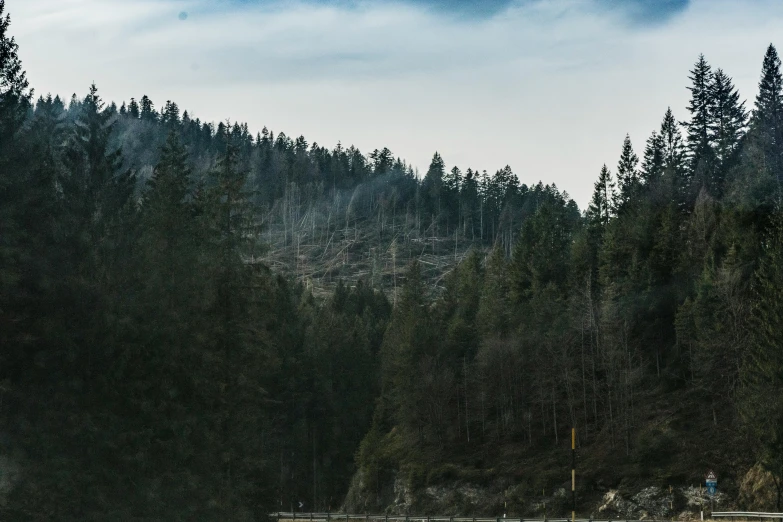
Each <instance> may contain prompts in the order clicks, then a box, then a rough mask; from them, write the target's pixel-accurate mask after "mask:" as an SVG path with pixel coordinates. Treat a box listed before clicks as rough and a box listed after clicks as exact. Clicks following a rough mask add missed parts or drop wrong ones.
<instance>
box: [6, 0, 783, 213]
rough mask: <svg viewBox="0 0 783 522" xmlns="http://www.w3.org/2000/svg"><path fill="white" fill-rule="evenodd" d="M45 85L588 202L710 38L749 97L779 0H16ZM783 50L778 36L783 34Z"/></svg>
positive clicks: (12, 7) (681, 106)
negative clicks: (626, 140)
mask: <svg viewBox="0 0 783 522" xmlns="http://www.w3.org/2000/svg"><path fill="white" fill-rule="evenodd" d="M6 11H7V12H8V13H10V14H11V17H12V26H11V33H12V34H13V35H14V36H15V37H16V39H17V42H18V43H19V45H20V54H21V57H22V59H23V61H24V65H25V68H26V69H27V72H28V77H29V79H30V81H31V84H32V85H33V86H34V87H35V89H36V93H37V94H45V93H47V92H51V93H52V94H60V95H61V96H67V97H70V95H71V94H72V93H74V92H75V93H77V94H78V95H79V96H82V95H84V94H86V92H87V90H88V88H89V85H90V83H91V82H93V81H94V82H95V83H96V84H97V85H98V87H99V91H100V93H101V95H102V96H103V97H104V99H106V100H114V101H117V102H118V103H119V102H121V101H123V100H129V99H130V98H131V97H136V98H140V97H141V96H142V95H143V94H147V95H148V96H150V98H152V100H153V102H155V104H156V106H157V107H161V106H162V105H164V104H165V102H166V100H173V101H176V102H177V103H178V104H179V106H180V108H181V109H187V110H189V111H190V112H191V113H192V114H194V115H195V116H197V117H200V118H201V119H202V120H205V121H220V120H226V119H230V120H231V121H232V122H233V121H235V120H239V121H246V122H248V124H249V125H250V128H251V130H252V131H253V132H254V133H255V132H256V131H260V130H261V129H262V128H263V126H265V125H266V126H267V127H268V128H270V129H271V130H273V131H275V132H276V133H277V132H279V131H284V132H285V133H286V134H288V135H290V136H293V137H295V136H299V135H300V134H301V135H304V136H305V137H306V138H307V140H308V142H310V143H313V142H314V141H315V142H318V143H319V144H320V145H326V146H328V147H330V148H331V147H332V146H334V145H335V144H336V143H337V142H338V141H341V142H342V143H343V145H349V144H354V145H356V146H357V147H359V148H360V149H361V150H362V151H363V152H365V153H369V152H370V151H372V150H373V149H375V148H381V147H384V146H387V147H389V148H390V149H391V150H392V152H394V154H395V155H397V156H400V157H402V158H403V159H406V160H407V161H408V162H409V163H411V164H413V165H414V166H415V167H418V169H419V170H420V171H421V172H422V173H423V172H424V171H426V168H427V165H428V164H429V161H430V159H431V157H432V154H433V152H435V151H436V150H437V151H439V152H440V153H441V155H442V156H443V158H444V160H445V161H446V163H447V166H448V167H449V168H451V167H452V166H453V165H457V166H459V167H460V168H461V169H463V171H464V170H465V169H466V168H468V167H472V168H473V169H480V170H483V169H486V170H487V171H489V172H490V173H491V172H494V171H495V170H497V169H499V168H501V167H503V166H504V165H506V164H508V165H511V167H512V169H513V170H514V172H515V173H516V174H517V175H518V176H519V177H520V179H521V181H522V182H524V183H528V184H530V183H535V182H537V181H538V180H543V181H544V182H554V183H556V184H557V186H558V187H560V188H561V189H565V190H567V191H568V193H569V194H570V195H571V196H572V197H573V198H574V199H576V201H577V202H578V203H579V205H580V207H583V206H584V205H585V204H586V202H587V200H588V199H589V197H590V194H591V192H592V184H593V182H594V180H595V178H596V177H597V174H598V171H599V170H600V167H601V165H602V164H603V163H607V164H608V165H609V166H610V168H613V167H614V165H615V164H616V162H617V158H618V156H619V153H620V147H621V144H622V140H623V137H624V136H625V134H626V133H630V135H631V139H632V141H633V143H634V146H635V148H636V150H637V153H639V155H640V156H641V152H642V150H643V147H644V141H645V140H646V139H647V137H648V136H649V134H650V132H651V131H652V130H653V129H655V128H657V127H658V125H659V123H660V120H661V117H662V116H663V113H664V112H665V110H666V108H667V106H671V107H672V109H673V111H674V114H675V116H676V117H677V118H678V119H680V120H683V119H685V118H686V117H687V114H686V111H685V106H686V104H687V100H688V95H689V93H688V91H687V89H686V86H687V85H688V79H687V77H688V71H689V69H690V68H691V67H692V65H693V62H694V61H695V60H696V59H697V57H698V55H699V53H704V54H705V56H706V58H707V60H708V61H709V62H710V64H712V65H713V66H714V67H721V68H723V69H724V71H726V72H727V73H728V74H729V75H730V76H732V77H733V78H734V81H735V83H736V84H737V86H738V87H739V89H740V93H741V95H742V97H743V98H746V99H748V100H749V101H748V105H749V106H751V105H752V100H753V98H754V97H755V93H756V86H757V83H758V77H759V72H760V69H761V62H762V58H763V55H764V51H765V49H766V46H767V45H768V44H769V43H774V44H776V45H777V46H783V23H782V22H783V2H780V1H779V0H732V1H729V0H562V1H560V0H484V1H468V0H371V1H370V0H368V1H362V0H357V1H353V0H6ZM781 51H783V49H781Z"/></svg>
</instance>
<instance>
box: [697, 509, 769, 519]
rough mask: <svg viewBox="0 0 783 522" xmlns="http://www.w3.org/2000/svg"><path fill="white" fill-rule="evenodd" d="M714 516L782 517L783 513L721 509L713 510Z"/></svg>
mask: <svg viewBox="0 0 783 522" xmlns="http://www.w3.org/2000/svg"><path fill="white" fill-rule="evenodd" d="M712 517H713V518H780V519H783V513H760V512H757V511H721V512H715V511H714V512H713V513H712Z"/></svg>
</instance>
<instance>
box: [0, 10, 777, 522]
mask: <svg viewBox="0 0 783 522" xmlns="http://www.w3.org/2000/svg"><path fill="white" fill-rule="evenodd" d="M4 8H5V4H4V0H0V347H1V348H0V417H2V423H1V424H2V426H3V428H2V429H0V441H2V446H0V448H2V450H0V451H1V452H2V453H0V457H2V461H1V462H2V466H3V467H4V468H5V469H4V471H3V473H5V474H7V475H8V476H10V477H11V478H10V479H9V481H10V482H9V484H11V486H9V487H8V490H7V491H3V495H4V496H3V503H2V504H0V514H2V518H3V519H9V520H26V519H35V520H44V519H51V518H57V519H60V520H85V519H128V518H130V517H139V518H142V517H147V518H150V519H163V520H185V519H194V518H195V519H199V520H251V519H258V518H260V517H262V516H264V514H266V513H269V512H271V511H274V510H278V509H283V510H288V509H292V507H293V506H295V505H296V504H297V503H298V502H304V503H305V506H306V507H305V509H306V510H307V509H309V508H312V509H315V510H322V511H323V510H331V511H335V510H337V509H339V508H340V507H341V506H343V505H346V506H347V507H354V508H356V509H364V510H371V509H386V508H387V503H386V502H385V500H384V496H383V491H382V490H383V487H384V484H385V483H388V480H389V477H390V476H392V475H397V476H404V477H405V480H407V481H409V483H410V484H411V485H412V486H416V485H419V486H420V485H424V484H435V483H437V482H438V481H442V480H447V479H449V478H452V479H453V478H455V477H457V478H461V479H463V480H475V481H480V480H483V478H482V477H486V475H487V474H502V473H511V472H510V471H509V470H510V469H511V468H510V466H511V465H514V466H517V467H519V465H521V464H523V463H529V464H526V465H528V467H530V468H531V469H533V468H534V467H535V465H536V464H534V463H533V460H531V459H532V458H533V457H534V456H538V457H540V456H541V455H544V456H545V457H544V461H545V462H544V461H542V462H544V464H546V465H547V466H549V465H550V464H552V463H553V462H554V463H557V462H559V461H558V459H560V458H561V457H560V456H558V455H559V453H557V451H556V450H557V448H560V447H561V446H562V444H563V440H564V438H565V437H566V436H567V433H568V432H569V430H570V428H571V427H576V428H577V430H578V433H579V446H580V451H582V452H584V455H585V459H586V460H587V461H589V465H586V466H585V467H586V468H587V469H586V470H585V471H584V475H585V481H586V483H588V484H590V483H591V481H597V480H599V479H600V480H604V479H606V480H610V481H611V480H614V481H617V480H620V479H621V478H622V477H628V476H632V477H641V478H645V477H646V478H650V479H651V480H653V479H654V478H655V477H658V476H659V475H660V474H661V473H664V472H665V473H666V474H667V477H668V478H669V479H670V480H679V481H683V482H685V481H688V480H692V479H693V477H694V476H695V475H697V474H698V473H699V472H700V471H701V468H700V467H699V466H701V465H702V463H703V462H705V461H706V460H709V461H710V462H714V465H715V466H719V465H723V466H724V469H726V470H734V471H729V472H727V474H726V479H725V481H726V483H727V484H729V485H728V486H727V487H728V488H729V489H731V487H732V486H731V484H732V483H734V484H736V481H737V480H738V474H739V473H740V470H741V469H743V468H742V467H743V466H745V469H746V468H747V467H748V466H750V465H753V464H755V463H759V464H760V465H762V466H763V467H764V469H766V470H767V471H768V472H769V473H771V476H772V477H773V478H774V480H775V481H776V482H775V483H776V484H777V504H778V505H777V507H778V508H780V507H781V505H780V504H781V480H783V217H782V216H781V212H780V210H781V198H782V197H783V186H782V181H783V97H782V93H783V80H782V79H781V72H780V66H781V63H780V59H779V57H778V54H777V51H776V49H775V47H774V46H772V45H770V46H769V48H768V49H767V50H766V54H765V56H764V59H763V63H762V69H761V79H760V82H759V90H758V93H757V94H756V96H755V99H754V102H753V105H752V107H746V106H745V104H744V102H743V101H741V98H740V95H739V93H738V92H737V89H736V88H735V87H734V85H733V83H732V79H731V77H730V76H729V75H728V74H727V73H726V72H724V71H723V70H721V69H720V68H715V67H713V66H712V65H711V64H709V63H708V61H707V59H706V58H705V57H704V56H699V57H698V60H697V61H696V63H695V65H694V66H693V69H692V70H691V71H690V75H689V81H690V84H691V86H690V87H689V89H690V92H691V100H690V103H689V105H688V107H687V114H684V115H680V116H679V117H683V116H685V117H686V119H685V121H679V120H678V119H677V117H676V116H675V114H674V112H673V111H672V109H667V110H666V111H665V113H664V115H663V118H662V122H661V125H660V128H659V129H656V130H655V131H654V132H653V133H652V134H651V135H650V137H649V138H648V139H647V141H646V143H645V144H644V147H643V150H642V149H639V151H640V153H639V154H637V152H635V150H634V146H633V144H632V141H631V138H630V137H629V136H626V137H625V139H624V140H623V142H622V146H621V147H619V148H618V150H619V152H620V156H619V160H618V162H617V164H616V166H615V167H614V168H610V167H609V166H606V165H604V166H603V168H601V169H600V172H598V173H597V175H598V177H597V181H596V182H595V190H594V193H593V196H592V199H591V201H590V202H589V205H588V207H587V208H586V209H585V210H584V211H580V210H579V209H578V207H577V205H576V204H575V203H574V202H573V201H572V200H571V199H570V198H569V196H568V194H567V193H565V192H562V191H560V190H559V189H558V188H557V187H555V186H554V185H545V184H543V183H540V182H539V183H537V184H534V185H530V186H528V185H525V184H520V181H519V179H518V178H517V176H516V175H515V174H514V173H513V171H512V170H511V168H510V167H506V168H504V169H501V170H499V171H497V172H495V173H494V174H493V175H489V174H488V173H487V172H486V171H481V172H479V171H477V170H473V169H472V168H468V169H466V170H465V171H464V172H463V171H462V170H461V169H459V168H457V167H456V166H455V167H453V168H450V169H449V168H448V167H447V166H446V163H445V161H444V159H443V158H442V157H441V156H440V155H439V154H438V153H435V154H434V156H433V159H432V162H431V164H430V166H429V168H428V169H427V171H426V173H424V175H423V176H421V177H419V176H417V175H416V174H415V172H414V171H413V169H412V168H411V166H410V165H407V164H406V163H405V162H404V161H402V160H401V159H400V158H396V157H395V156H394V155H393V153H392V152H391V151H390V150H389V149H388V148H382V149H376V150H374V151H372V152H371V153H369V154H367V155H365V154H363V153H361V152H360V151H359V150H357V149H356V148H355V147H348V148H344V147H343V146H342V145H340V144H337V146H335V147H334V148H333V149H331V150H330V149H327V148H325V147H322V146H320V145H318V144H316V143H312V144H310V143H308V142H307V140H306V139H305V138H304V137H302V136H300V137H298V138H296V139H292V138H291V137H289V136H287V135H285V134H284V133H283V132H278V133H277V134H275V133H274V132H272V131H271V130H267V129H266V128H265V129H263V131H262V132H260V133H258V134H257V135H255V136H253V135H252V134H251V133H250V131H249V129H248V127H247V125H245V124H239V123H233V124H232V123H230V122H226V123H224V122H220V123H218V124H217V125H213V124H211V123H206V122H202V121H200V120H199V119H198V118H194V117H193V115H191V114H189V113H188V112H187V111H182V112H180V109H179V107H178V106H177V104H176V103H174V102H172V101H167V102H166V103H165V105H163V106H162V107H160V108H157V107H156V106H155V104H154V103H153V101H152V100H150V99H149V98H148V97H147V96H142V97H141V98H140V99H139V100H136V99H131V100H129V101H126V102H122V103H121V104H120V105H119V107H118V106H117V104H115V103H108V104H107V103H106V102H105V101H104V100H102V99H101V97H100V94H99V91H98V89H97V88H96V86H95V85H93V86H91V87H90V89H89V91H88V92H87V93H86V94H85V95H84V96H81V97H80V96H76V95H74V96H73V97H72V98H71V99H70V100H63V99H61V98H60V97H58V96H54V97H52V96H51V95H46V96H39V97H38V98H34V96H33V91H32V89H31V88H30V86H29V84H28V81H27V78H26V76H25V72H24V69H23V67H22V62H21V60H20V58H19V54H18V46H17V45H16V43H15V41H14V39H13V37H12V36H11V33H10V32H9V26H10V18H9V16H8V15H7V14H4ZM564 146H567V144H564ZM273 231H274V232H275V234H273V233H272V232H273ZM338 236H339V237H338ZM303 237H305V238H306V240H307V242H308V244H309V245H310V246H311V254H308V255H309V256H310V257H308V258H306V256H305V255H304V254H301V253H300V250H301V249H302V248H303V246H302V238H303ZM360 237H361V238H362V239H361V241H360V240H359V238H360ZM340 238H342V240H344V241H349V240H350V241H352V243H351V244H352V245H354V246H355V249H356V251H359V250H361V251H364V250H367V252H368V254H367V256H366V257H367V259H369V260H370V261H368V263H370V265H371V267H370V269H369V272H368V273H367V274H359V273H351V271H350V270H347V271H346V270H344V269H343V270H336V269H335V267H334V265H335V263H336V264H339V265H341V266H343V267H345V266H350V265H349V263H348V260H349V258H348V251H347V250H346V247H340V248H338V249H337V252H336V253H335V254H334V255H332V254H329V257H328V259H329V260H330V261H329V263H330V264H329V266H326V267H322V269H319V270H320V271H315V270H314V271H311V272H308V273H307V274H306V275H305V273H304V271H303V270H301V269H300V266H301V265H300V262H301V263H302V264H303V263H304V262H305V261H303V260H309V261H307V262H314V261H313V260H319V259H320V260H323V259H327V257H326V256H327V253H329V252H331V251H330V248H334V246H333V245H335V244H337V241H339V240H340ZM351 238H352V239H351ZM346 244H347V243H346ZM286 248H291V249H294V250H291V252H296V254H295V256H296V265H295V269H293V270H288V271H285V270H277V269H276V267H274V266H271V267H270V266H269V263H267V262H266V260H268V259H273V258H274V257H273V254H274V253H275V252H277V251H282V250H284V249H286ZM373 249H377V251H380V252H382V253H383V255H386V256H388V258H389V259H391V265H389V264H388V262H387V261H383V260H381V261H379V259H380V258H379V257H378V256H379V255H380V254H378V253H377V252H376V250H373ZM452 250H453V257H450V256H451V255H452V254H451V252H452ZM373 252H375V253H373ZM427 252H429V253H431V254H432V255H435V254H437V253H438V252H440V253H443V252H446V254H444V255H442V256H441V257H439V258H437V264H438V268H439V269H440V271H439V272H437V271H435V272H434V271H432V268H431V265H433V264H435V263H434V262H431V258H427V257H426V256H425V254H426V253H427ZM291 255H292V256H293V255H294V254H293V253H292V254H291ZM352 255H353V254H352ZM362 255H363V254H362ZM270 256H272V257H270ZM373 256H375V257H373ZM305 258H306V259H305ZM384 259H385V258H384ZM432 259H434V258H432ZM444 259H451V262H450V264H446V263H445V261H443V260H444ZM398 260H401V261H399V262H398ZM383 263H387V264H386V265H385V266H391V269H390V270H391V274H390V275H389V277H386V278H384V277H376V276H377V275H378V274H379V273H382V272H383V269H382V268H381V267H380V265H382V264H383ZM399 263H403V264H405V265H407V267H406V268H405V269H404V270H402V269H400V270H399V271H398V268H397V266H398V264H399ZM289 268H290V265H289ZM335 270H336V271H335ZM428 270H429V271H428ZM332 274H335V278H334V280H332V279H331V275H332ZM428 274H429V275H428ZM387 275H388V274H387ZM365 276H366V277H365ZM327 278H328V279H329V281H330V286H328V288H327V287H323V286H322V288H327V289H328V291H326V292H321V293H320V294H319V295H316V292H315V289H316V287H317V286H318V281H321V282H323V281H325V280H326V279H327ZM705 434H713V436H715V434H718V435H719V436H720V437H719V439H718V438H717V437H716V439H718V440H719V442H716V444H717V445H718V446H719V450H717V451H715V452H713V453H709V454H708V453H707V451H708V450H707V449H705V448H704V447H703V445H702V444H701V441H702V440H703V439H704V437H705ZM607 448H609V449H607ZM508 455H513V456H514V458H513V459H511V461H509V460H508V459H507V456H508ZM546 455H550V456H551V458H549V457H546ZM591 455H595V456H596V457H595V458H594V459H593V460H592V461H590V458H591V457H590V456H591ZM598 456H601V457H600V458H599V457H598ZM547 458H549V460H546V459H547ZM504 463H505V465H506V467H504ZM542 465H543V464H542ZM590 466H592V467H590ZM557 473H559V472H551V473H549V474H546V473H543V474H541V473H539V474H536V476H535V477H530V476H528V475H524V474H522V475H514V476H515V480H519V481H520V483H522V484H524V485H525V487H529V488H530V489H531V490H532V489H536V490H538V489H540V488H542V487H545V486H551V485H552V484H554V483H557V482H558V481H560V482H562V480H563V478H562V477H560V476H559V475H558V474H557ZM732 473H733V474H732ZM355 476H360V477H362V479H361V480H360V481H358V482H357V484H358V485H357V486H356V487H355V488H353V489H354V491H353V492H352V494H353V495H354V496H353V497H352V498H353V500H350V502H348V503H347V504H344V503H345V498H346V494H347V492H348V488H349V485H350V484H351V481H352V477H355ZM607 477H608V478H607ZM672 477H673V478H672ZM697 480H698V477H697ZM732 481H734V482H732ZM355 482H356V481H355ZM357 494H358V495H359V496H358V497H356V495H357ZM356 498H359V499H360V500H356ZM511 509H512V510H513V509H517V510H518V511H520V512H522V511H524V510H525V509H527V508H525V507H524V505H523V503H522V501H519V504H518V505H515V504H513V502H512V504H511Z"/></svg>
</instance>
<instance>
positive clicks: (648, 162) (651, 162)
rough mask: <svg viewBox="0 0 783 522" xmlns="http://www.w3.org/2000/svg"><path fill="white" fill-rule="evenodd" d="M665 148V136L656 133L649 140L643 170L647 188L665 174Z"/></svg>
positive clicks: (642, 177)
mask: <svg viewBox="0 0 783 522" xmlns="http://www.w3.org/2000/svg"><path fill="white" fill-rule="evenodd" d="M664 146H665V145H664V141H663V136H661V135H660V134H658V133H657V132H655V131H653V133H652V135H650V137H649V138H647V145H646V146H645V148H644V159H643V160H642V169H641V179H642V181H643V182H644V184H645V185H647V186H649V185H650V184H651V183H654V182H656V181H657V180H658V179H660V177H661V175H662V174H663V167H664Z"/></svg>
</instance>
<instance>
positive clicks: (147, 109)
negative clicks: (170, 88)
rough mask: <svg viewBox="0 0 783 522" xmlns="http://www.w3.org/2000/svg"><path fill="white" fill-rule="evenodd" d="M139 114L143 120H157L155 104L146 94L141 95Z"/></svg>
mask: <svg viewBox="0 0 783 522" xmlns="http://www.w3.org/2000/svg"><path fill="white" fill-rule="evenodd" d="M139 115H140V117H141V119H142V120H144V121H157V119H158V113H157V112H155V106H154V105H153V103H152V100H150V99H149V97H148V96H147V95H146V94H145V95H144V96H142V97H141V104H140V113H139Z"/></svg>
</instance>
